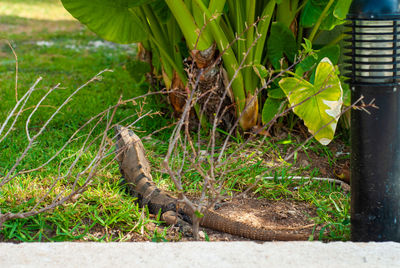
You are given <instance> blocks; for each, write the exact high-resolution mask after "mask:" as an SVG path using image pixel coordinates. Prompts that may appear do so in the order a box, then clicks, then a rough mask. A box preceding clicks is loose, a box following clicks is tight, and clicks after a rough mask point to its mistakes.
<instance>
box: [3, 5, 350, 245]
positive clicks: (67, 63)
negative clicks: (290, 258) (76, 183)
mask: <svg viewBox="0 0 400 268" xmlns="http://www.w3.org/2000/svg"><path fill="white" fill-rule="evenodd" d="M0 34H1V36H2V37H3V38H5V39H8V40H9V41H10V42H11V43H12V44H13V46H14V47H15V50H16V53H17V54H18V64H19V75H18V96H19V97H21V96H22V95H23V94H24V93H25V92H26V91H27V90H28V88H29V87H30V86H31V85H32V84H33V82H34V81H35V80H36V79H37V78H38V77H39V76H41V77H43V81H42V82H40V84H39V85H38V87H37V89H38V90H37V92H35V93H34V94H33V96H32V98H31V100H30V102H29V104H28V105H27V107H29V106H31V105H33V104H34V103H36V102H37V101H38V100H39V98H40V97H41V96H42V95H43V94H44V93H45V92H46V91H47V90H49V88H51V87H52V86H54V85H56V84H57V83H61V86H60V89H58V90H56V91H55V92H53V93H52V94H51V95H50V96H49V98H48V99H47V100H46V101H45V102H44V103H43V105H44V107H42V108H40V109H39V110H38V112H37V113H36V114H35V116H34V117H33V119H32V122H31V124H30V127H31V131H32V132H33V133H34V132H35V131H37V130H38V129H39V128H40V126H42V125H43V124H44V122H45V121H46V120H47V118H48V117H49V116H50V115H51V114H52V112H54V107H56V106H58V105H60V104H61V103H62V102H63V101H64V100H65V98H66V97H67V96H68V95H69V94H71V92H73V91H74V90H75V89H76V88H77V87H78V86H80V85H81V84H82V83H84V82H86V81H87V80H88V79H90V78H91V77H93V76H94V75H95V74H97V73H98V72H99V71H101V70H103V69H106V68H108V69H112V70H113V72H108V73H105V74H104V75H102V77H103V79H102V81H97V82H95V83H93V84H91V85H89V86H88V87H86V88H84V89H83V90H82V91H81V92H79V93H78V94H77V95H76V96H75V97H74V98H73V100H72V101H71V102H70V103H69V104H68V105H67V106H66V107H65V108H64V109H63V110H62V111H61V113H60V114H59V115H57V116H56V117H55V119H54V120H53V121H52V123H51V124H50V125H49V127H48V129H47V130H46V131H45V133H44V134H43V136H42V137H41V138H40V139H39V140H38V142H37V143H36V144H35V147H34V148H33V149H32V150H31V152H30V154H29V156H28V157H27V158H26V159H25V160H24V161H23V162H22V163H21V166H20V169H27V168H32V167H36V166H38V165H40V164H41V163H43V162H44V161H46V160H47V159H48V158H49V157H50V156H51V155H53V154H54V153H55V152H56V151H57V150H58V148H60V147H61V146H62V145H63V144H64V143H65V142H66V141H67V140H68V138H69V137H70V135H71V134H72V133H73V132H74V131H75V130H76V129H78V128H79V127H80V126H81V125H82V124H84V123H85V122H86V121H87V120H88V119H90V118H91V117H92V116H94V115H96V114H97V113H99V112H101V111H103V110H104V109H106V108H108V107H109V106H111V105H114V104H115V103H116V102H117V101H118V99H119V97H120V95H123V97H124V99H128V98H130V97H133V96H137V95H141V94H143V93H145V92H147V90H148V87H147V86H146V84H137V83H135V82H134V80H133V79H132V78H131V77H130V75H129V73H128V72H127V71H126V69H125V66H126V64H127V61H128V58H127V57H128V56H130V57H133V56H134V55H135V53H136V48H135V46H133V45H132V46H120V45H115V44H109V43H99V41H100V40H99V38H98V37H96V36H95V35H94V34H92V33H90V32H89V31H88V30H87V29H85V28H84V27H82V26H81V25H80V24H79V23H77V22H76V21H74V20H72V18H71V17H70V16H69V14H68V13H67V12H66V11H65V10H64V9H63V8H62V6H61V5H60V3H59V1H57V0H42V1H36V0H12V1H11V0H9V1H4V0H0ZM96 44H100V45H101V46H98V47H97V46H96ZM14 88H15V61H14V56H13V54H12V53H11V50H10V48H9V47H8V45H7V44H6V43H5V42H2V43H0V102H1V106H0V122H3V119H4V118H5V116H6V114H7V113H8V112H9V111H10V109H11V108H12V107H13V106H14V105H15V101H16V100H15V90H14ZM160 108H163V109H167V108H166V107H165V105H164V104H160V103H158V102H156V101H155V100H154V99H151V98H149V99H147V100H146V109H147V110H149V109H151V110H153V111H157V110H159V109H160ZM139 109H140V107H139V106H138V105H134V104H127V105H125V106H122V107H120V108H119V109H118V111H117V113H116V120H121V119H123V118H125V117H127V116H130V115H133V114H136V113H137V111H138V110H139ZM29 111H31V110H28V111H26V112H24V114H23V116H22V118H21V120H20V122H19V123H18V124H17V125H16V127H15V130H14V131H13V132H12V133H11V134H12V135H11V136H10V137H8V138H7V139H6V140H5V141H4V142H2V143H1V144H0V176H4V174H5V173H6V172H7V170H9V169H10V168H11V166H12V165H13V163H14V162H15V159H16V158H17V157H18V155H19V154H20V153H21V150H23V148H24V146H26V144H27V139H26V135H25V133H24V119H26V118H27V116H28V115H29ZM134 119H135V117H133V118H132V119H131V120H130V121H131V122H132V121H133V120H134ZM169 123H171V120H170V117H169V116H166V115H158V116H153V117H152V118H147V119H145V120H142V121H141V122H139V123H138V124H137V125H136V126H135V127H136V130H137V131H138V133H142V131H144V132H146V133H151V132H152V131H154V130H157V129H158V128H160V127H163V126H166V125H168V124H169ZM100 127H104V123H102V124H100ZM87 132H88V130H87V129H85V130H84V132H83V133H82V134H85V133H87ZM144 132H143V133H144ZM99 133H100V130H99V129H98V130H96V131H95V134H99ZM169 134H170V131H169V130H165V131H163V132H160V133H158V134H157V135H156V136H155V137H153V138H152V139H150V140H147V141H146V144H145V146H146V148H147V150H148V154H149V158H150V161H151V162H152V163H153V166H155V167H157V166H159V164H160V163H161V160H162V157H163V156H164V155H165V153H166V150H167V148H168V139H169ZM82 141H83V139H79V140H77V141H75V142H74V143H72V144H71V145H70V146H69V147H68V148H67V149H66V150H65V151H64V152H63V153H62V154H61V155H60V156H59V157H58V158H57V159H56V160H55V161H53V162H52V163H51V164H50V165H48V166H47V167H46V168H45V169H42V170H40V171H38V172H34V173H32V174H30V175H26V176H20V177H18V178H16V179H15V180H13V181H12V182H11V183H8V184H7V185H6V186H5V187H3V188H2V189H1V191H0V209H1V211H2V212H3V213H4V212H7V211H12V212H17V211H27V210H29V209H30V208H31V207H32V206H33V205H34V204H35V201H37V200H39V199H40V197H41V196H43V194H44V193H45V192H46V189H47V188H48V187H49V186H50V185H51V183H52V182H53V180H54V178H55V177H57V174H58V168H59V166H58V163H59V162H60V161H61V160H62V159H63V158H66V157H70V156H72V155H73V154H74V153H75V152H77V151H78V150H79V148H80V146H81V145H82ZM293 145H298V143H296V142H294V139H291V138H290V137H289V138H288V139H285V140H284V141H282V142H280V143H279V142H278V143H273V142H266V143H264V144H263V145H260V144H258V143H252V144H250V145H249V146H247V147H246V148H245V149H244V150H243V151H241V152H239V154H238V155H237V156H236V157H235V158H234V159H232V160H231V161H230V162H228V163H227V164H228V166H229V167H230V168H231V170H232V171H230V172H228V173H227V175H226V180H227V181H226V186H225V188H224V191H225V192H224V193H225V194H227V195H233V194H235V193H237V192H241V191H242V190H244V189H246V188H247V187H248V186H250V185H252V184H253V183H254V181H255V178H256V176H257V175H259V174H261V173H262V172H265V171H267V172H268V174H267V175H268V176H284V177H286V178H285V179H283V180H261V181H260V182H259V183H258V184H257V186H256V188H255V192H256V193H257V196H258V197H260V198H268V199H272V200H274V199H282V198H289V199H293V200H299V201H305V202H308V203H310V204H313V205H314V206H316V207H317V212H318V216H317V218H316V219H315V221H316V222H318V223H321V224H324V225H325V229H326V230H328V232H327V235H324V236H323V237H322V238H324V239H331V240H332V239H333V240H346V239H348V237H349V232H350V230H349V226H350V225H349V194H344V193H343V191H342V190H341V189H339V188H338V187H336V186H334V185H332V184H330V183H321V182H311V183H306V181H294V180H291V179H290V178H287V175H288V173H289V172H290V173H291V175H300V174H304V173H307V174H312V175H314V176H318V175H319V173H318V172H319V171H318V170H313V169H312V167H311V166H309V167H304V168H302V169H298V170H297V171H296V172H294V173H293V168H292V165H291V164H288V163H285V162H283V161H282V157H283V155H284V154H285V152H286V151H287V150H288V149H289V148H292V147H293ZM237 146H238V145H237V144H235V143H232V144H231V145H230V147H229V150H228V153H231V152H233V151H234V149H235V148H237ZM291 146H292V147H291ZM255 148H256V150H255ZM305 149H306V152H315V153H318V154H320V155H321V157H325V158H327V159H328V161H332V162H334V161H335V158H334V157H333V156H332V154H331V153H330V151H329V149H327V148H326V147H323V146H320V145H318V144H316V143H314V142H310V143H308V144H306V145H305ZM255 151H256V152H258V153H254V152H255ZM272 152H274V153H273V154H274V155H275V159H276V163H277V165H276V163H275V165H269V163H268V162H266V161H265V159H264V158H263V157H262V156H263V155H271V154H272ZM92 154H93V151H88V152H87V153H85V154H84V156H83V159H82V161H80V162H79V163H78V166H77V168H78V169H79V168H83V167H84V166H85V165H87V163H88V162H89V161H90V159H91V158H92V157H93V155H92ZM71 161H72V160H71V159H69V160H68V161H66V162H65V164H64V165H62V166H61V172H65V171H66V169H67V167H68V164H69V163H71ZM119 176H120V175H119V170H118V167H117V165H116V164H114V165H110V166H109V168H108V169H107V170H106V171H102V172H101V173H100V174H98V176H96V178H95V180H94V181H93V183H92V184H91V186H90V187H89V188H88V190H87V191H86V192H84V193H83V194H82V195H81V196H80V197H79V198H78V199H77V201H76V202H68V203H66V204H64V205H63V206H60V207H57V208H56V209H54V210H53V211H51V212H48V213H43V214H40V215H38V216H35V217H31V218H27V219H17V220H10V221H8V222H6V223H5V224H4V228H3V230H1V231H0V240H1V239H3V240H12V241H68V240H81V241H86V240H91V241H130V240H133V239H137V238H138V235H136V236H135V235H133V234H138V233H140V232H141V229H142V228H144V231H145V232H144V237H145V239H148V240H152V241H165V237H166V231H154V232H153V231H151V230H149V231H146V226H147V224H149V223H150V222H155V223H156V224H158V222H157V221H154V220H150V219H149V217H148V215H147V214H146V213H144V216H143V215H141V211H140V209H139V208H138V207H137V205H136V203H135V202H134V198H133V197H131V196H129V195H128V194H126V193H125V192H124V189H123V188H122V187H121V186H120V184H119ZM154 179H155V181H156V182H157V183H158V185H160V186H162V187H163V188H165V189H168V190H171V191H174V190H175V187H174V186H173V185H172V184H171V182H170V180H169V177H168V176H167V175H166V174H165V173H161V172H159V171H157V172H154ZM183 179H184V187H185V190H186V191H188V192H189V193H194V194H196V193H198V191H199V189H201V183H202V178H201V176H200V175H199V174H198V173H197V172H196V171H194V170H190V169H188V170H187V172H186V173H185V177H184V178H183ZM68 185H69V184H68V182H65V181H60V182H59V183H58V184H57V186H56V192H57V191H61V190H62V189H65V188H66V187H67V189H68ZM55 194H56V193H52V194H51V195H50V197H54V196H55ZM46 202H50V199H48V200H45V203H46ZM139 236H140V235H139ZM135 237H136V238H135Z"/></svg>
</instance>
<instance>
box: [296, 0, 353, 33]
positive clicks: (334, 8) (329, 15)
mask: <svg viewBox="0 0 400 268" xmlns="http://www.w3.org/2000/svg"><path fill="white" fill-rule="evenodd" d="M350 4H351V1H349V0H309V1H308V2H307V4H306V6H305V7H304V10H303V12H302V14H301V18H300V25H301V26H303V27H312V26H315V25H316V23H317V22H318V20H319V19H320V17H321V16H323V20H322V23H321V25H320V29H321V30H328V31H329V30H332V29H333V28H334V27H335V26H337V25H340V24H343V23H344V19H345V18H346V14H347V12H348V10H349V8H350ZM328 5H330V7H329V9H328V10H326V11H325V9H326V7H327V6H328Z"/></svg>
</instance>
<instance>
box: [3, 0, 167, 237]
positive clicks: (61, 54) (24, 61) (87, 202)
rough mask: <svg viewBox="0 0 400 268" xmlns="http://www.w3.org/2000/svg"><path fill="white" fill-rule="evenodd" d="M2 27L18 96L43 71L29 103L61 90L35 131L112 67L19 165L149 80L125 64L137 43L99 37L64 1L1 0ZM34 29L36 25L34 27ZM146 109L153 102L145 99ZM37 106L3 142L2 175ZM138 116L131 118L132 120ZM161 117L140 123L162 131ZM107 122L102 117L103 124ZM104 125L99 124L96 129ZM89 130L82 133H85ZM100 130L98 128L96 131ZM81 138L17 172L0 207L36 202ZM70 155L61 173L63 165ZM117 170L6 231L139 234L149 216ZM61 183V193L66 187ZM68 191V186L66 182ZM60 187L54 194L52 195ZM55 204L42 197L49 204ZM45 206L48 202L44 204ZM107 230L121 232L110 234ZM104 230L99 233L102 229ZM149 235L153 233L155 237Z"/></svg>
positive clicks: (127, 109) (7, 102)
mask: <svg viewBox="0 0 400 268" xmlns="http://www.w3.org/2000/svg"><path fill="white" fill-rule="evenodd" d="M0 7H1V8H0V18H1V20H0V27H1V28H0V29H2V32H1V35H2V37H3V38H5V39H8V40H9V41H10V42H11V43H12V44H13V46H14V48H15V51H16V53H17V55H18V65H19V66H18V67H19V73H18V96H19V97H21V96H22V95H23V94H24V93H25V92H26V91H27V90H28V89H29V87H30V86H31V85H32V84H33V82H34V81H35V80H36V79H37V78H38V77H43V80H42V82H40V83H39V85H38V86H37V92H35V93H34V94H33V95H32V97H31V100H30V101H29V102H28V104H27V105H26V107H31V106H32V105H34V104H35V103H36V102H37V101H38V100H39V98H41V96H43V95H44V93H45V92H46V91H47V90H49V89H50V88H51V87H53V86H55V85H56V84H57V83H61V86H60V89H58V90H56V91H55V92H53V93H52V94H51V95H50V96H49V97H48V99H47V100H46V101H45V102H44V103H43V107H42V108H40V109H39V110H38V111H37V113H36V114H35V116H34V117H33V118H32V120H31V123H30V129H31V131H32V133H35V132H36V131H38V129H39V127H41V126H42V125H43V124H44V122H45V121H46V120H47V119H48V118H49V116H50V115H51V114H52V113H53V112H54V111H55V107H57V106H59V105H60V104H61V103H62V102H63V101H64V100H65V99H66V98H67V97H68V96H69V95H70V94H71V93H72V92H73V91H74V90H75V89H76V88H77V87H78V86H80V85H81V84H83V83H84V82H86V81H87V80H89V79H90V78H92V77H93V76H94V75H96V74H97V73H98V72H99V71H101V70H103V69H106V68H108V69H112V70H113V72H107V73H104V75H102V80H101V81H98V82H95V83H93V84H91V85H89V86H88V87H86V88H84V89H83V90H82V91H81V92H79V93H78V94H77V95H76V96H75V97H74V98H73V100H72V101H71V102H70V103H69V104H68V105H67V106H66V107H64V109H63V110H61V113H60V114H58V115H57V116H56V117H55V119H54V120H53V121H52V123H51V124H50V125H49V127H48V128H47V130H46V131H45V132H44V133H43V135H42V136H41V138H40V139H39V140H38V142H37V143H36V144H35V146H34V148H32V150H31V151H30V153H29V155H28V157H27V158H26V159H25V160H24V161H23V162H22V163H21V165H20V167H19V170H21V169H29V168H33V167H37V166H39V165H40V164H41V163H43V162H45V161H46V160H47V159H48V158H49V157H50V156H51V155H53V154H54V153H55V152H56V151H57V150H58V149H59V148H61V147H62V145H63V144H64V143H65V142H66V141H67V140H68V138H69V137H70V135H72V134H73V132H74V131H75V130H76V129H78V128H79V127H80V126H81V125H82V124H84V123H85V122H86V121H87V120H88V119H90V118H91V117H92V116H95V115H96V114H97V113H99V112H101V111H103V110H104V109H106V108H108V107H109V106H112V105H115V104H116V103H117V101H118V99H119V97H120V96H121V95H122V96H123V97H124V99H128V98H131V97H133V96H136V95H141V94H143V93H144V92H146V91H147V87H146V86H145V85H138V84H136V83H134V81H133V80H132V79H131V77H130V75H129V74H128V72H127V71H126V70H125V65H126V63H127V61H128V58H127V57H128V56H129V55H130V56H134V55H135V53H136V47H135V46H134V45H131V46H119V45H115V44H110V43H104V42H102V41H101V40H100V39H99V38H98V37H96V36H95V35H93V34H92V33H90V32H89V31H88V30H86V29H85V28H84V27H82V26H81V25H80V24H79V23H77V22H76V21H73V20H72V18H71V17H70V16H69V14H68V13H67V12H66V11H65V10H64V9H63V8H62V6H61V5H60V3H59V1H52V0H48V1H14V0H13V1H0ZM30 29H33V30H32V31H30ZM0 56H1V58H0V74H1V75H0V84H1V88H0V100H1V106H0V119H1V120H0V122H3V121H4V119H5V116H6V115H7V114H8V112H9V111H10V110H11V108H12V107H13V106H14V105H15V103H16V100H15V90H14V88H15V60H14V56H13V54H12V52H11V50H10V48H9V47H8V45H7V43H6V42H1V43H0ZM147 102H148V103H149V104H148V106H149V109H153V110H156V109H158V107H151V105H152V104H151V101H147ZM138 109H139V108H138V106H135V105H132V104H128V105H125V106H123V107H121V108H120V109H118V111H117V114H116V120H121V119H123V118H125V117H127V116H130V115H132V114H135V113H136V111H137V110H138ZM30 111H32V109H30V110H27V111H25V112H24V113H23V115H22V117H21V120H19V122H18V123H17V125H16V126H15V130H14V131H13V132H12V133H11V135H10V136H9V137H8V138H7V139H6V140H5V141H3V142H2V143H1V144H0V176H4V174H5V173H6V172H7V170H9V169H10V168H11V166H12V165H13V164H14V162H15V159H16V158H17V157H18V156H19V155H20V154H21V152H22V150H23V149H24V147H25V146H26V144H27V138H26V135H25V133H24V121H25V119H26V118H27V116H28V115H29V112H30ZM134 119H135V117H133V118H132V119H131V121H132V120H134ZM154 120H155V121H156V122H150V121H149V120H147V121H142V122H140V123H139V124H137V129H138V130H140V129H142V128H143V129H151V128H153V129H157V127H158V126H160V125H162V124H165V120H166V119H164V118H162V117H159V119H156V118H155V119H154ZM100 127H104V123H102V124H101V125H100ZM99 129H100V128H99ZM87 132H88V129H85V130H84V132H83V133H82V134H84V133H87ZM99 133H100V130H96V131H95V133H94V134H99ZM82 141H83V139H82V138H81V139H80V140H78V141H76V142H74V143H72V144H71V145H70V146H68V147H67V149H66V150H65V151H64V152H63V153H62V154H61V155H60V156H59V157H58V158H57V159H55V161H53V162H52V163H51V164H50V165H48V166H47V167H46V168H45V169H42V170H40V172H34V173H32V174H30V175H29V176H20V177H18V178H16V179H15V180H13V181H12V182H11V183H8V184H7V185H5V187H3V188H2V189H1V191H0V208H1V211H2V212H3V213H5V212H7V211H12V212H17V211H27V210H29V209H30V208H31V207H32V206H33V205H34V204H35V201H37V200H39V199H40V197H41V196H43V194H44V193H45V192H46V189H47V188H48V187H49V186H50V185H51V183H52V182H53V180H54V178H55V177H56V176H57V173H58V162H59V161H60V160H61V159H63V158H65V157H69V156H71V155H73V153H75V152H76V151H78V150H79V148H80V146H81V144H82ZM91 154H92V152H90V151H89V152H87V153H86V154H85V155H84V156H83V159H82V161H80V162H79V163H78V165H77V169H82V168H83V167H84V166H85V165H86V164H87V163H88V161H90V159H91V157H92V155H91ZM70 162H71V160H70V161H69V162H68V161H67V162H66V163H65V164H64V165H63V166H62V168H61V171H65V170H66V168H67V167H68V164H69V163H70ZM119 176H120V175H119V171H118V168H117V166H116V165H111V166H110V168H109V169H108V170H107V171H104V172H102V173H101V174H99V175H98V176H97V177H96V180H95V181H94V182H93V183H92V186H90V187H89V189H88V190H87V191H86V192H85V193H84V194H82V195H81V196H80V198H79V199H78V201H77V202H76V203H74V202H70V203H67V204H65V205H64V206H62V207H58V208H56V209H55V210H53V211H52V212H49V213H44V214H41V215H38V216H35V217H31V218H28V219H18V220H11V221H8V222H6V223H5V224H4V228H3V230H2V231H1V236H2V237H3V239H5V240H15V241H64V240H76V239H79V240H96V241H100V240H107V241H111V240H117V241H125V240H129V239H130V238H129V236H127V234H129V233H131V232H137V231H139V230H140V229H141V228H142V225H145V224H146V222H148V221H149V219H148V218H147V219H146V217H145V219H144V220H143V219H142V220H141V219H140V211H139V210H138V208H137V205H136V204H135V202H134V198H132V197H130V196H129V195H127V194H126V193H124V190H123V189H121V187H120V186H119ZM67 186H68V185H67V183H65V182H60V183H59V185H57V186H56V188H55V189H56V191H61V190H62V189H65V187H67ZM67 189H68V187H67ZM54 196H55V193H53V194H52V195H50V197H54ZM48 202H50V198H49V200H45V202H44V204H46V203H48ZM44 204H43V205H44ZM106 230H116V231H113V232H109V233H107V231H106ZM100 234H101V235H100ZM150 236H152V235H150Z"/></svg>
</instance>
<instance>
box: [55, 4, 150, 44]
mask: <svg viewBox="0 0 400 268" xmlns="http://www.w3.org/2000/svg"><path fill="white" fill-rule="evenodd" d="M145 2H149V1H146V0H142V1H130V0H117V1H114V0H102V1H93V0H63V1H62V3H63V5H64V7H65V9H67V10H68V11H69V12H70V13H71V14H72V16H74V17H75V18H76V19H78V20H79V21H81V22H82V23H84V24H86V25H87V26H88V28H89V29H90V30H92V31H93V32H95V33H97V34H98V35H99V36H101V37H102V38H104V39H106V40H109V41H112V42H117V43H122V44H127V43H133V42H140V41H143V40H145V39H146V38H147V33H146V32H145V31H143V27H144V26H143V25H142V23H141V21H140V20H139V18H138V17H137V15H136V13H135V12H134V11H133V8H134V7H136V6H140V5H141V4H143V3H145Z"/></svg>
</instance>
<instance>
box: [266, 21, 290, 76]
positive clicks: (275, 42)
mask: <svg viewBox="0 0 400 268" xmlns="http://www.w3.org/2000/svg"><path fill="white" fill-rule="evenodd" d="M267 47H268V50H267V56H268V58H269V60H270V61H271V64H272V66H273V67H274V68H275V69H280V68H281V65H280V61H281V59H282V58H283V56H286V57H287V58H288V60H289V61H290V62H293V60H294V57H295V55H296V53H297V44H296V39H295V38H294V35H293V33H292V31H290V29H289V28H288V27H286V26H285V25H284V24H283V23H280V22H274V23H272V26H271V35H270V37H269V39H268V45H267Z"/></svg>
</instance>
